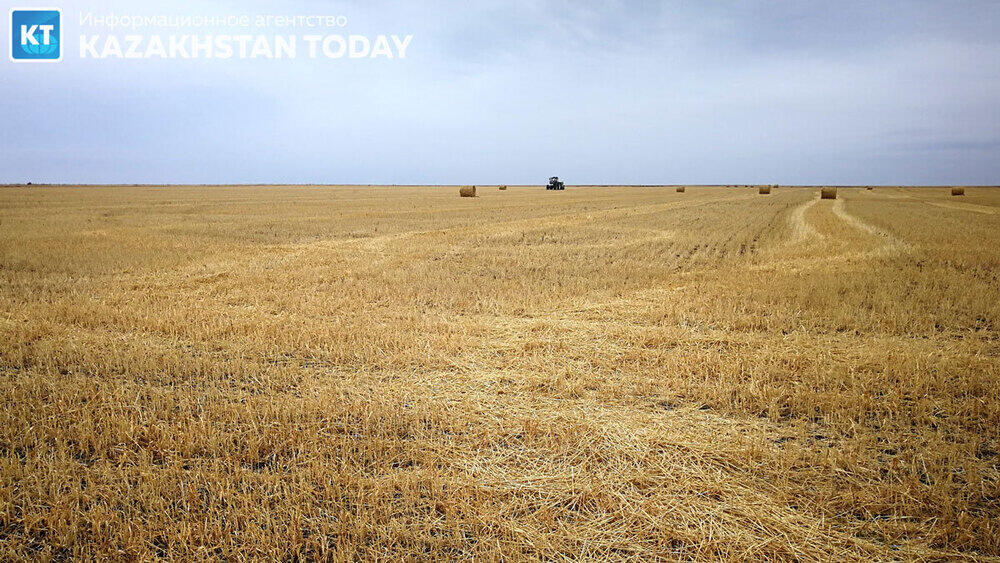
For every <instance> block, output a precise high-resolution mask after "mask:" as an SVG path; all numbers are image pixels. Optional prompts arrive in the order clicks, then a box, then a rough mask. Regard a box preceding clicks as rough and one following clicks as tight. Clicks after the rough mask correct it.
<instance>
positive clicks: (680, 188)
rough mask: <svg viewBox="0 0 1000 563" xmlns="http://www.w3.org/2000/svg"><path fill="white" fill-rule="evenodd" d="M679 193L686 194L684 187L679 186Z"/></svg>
mask: <svg viewBox="0 0 1000 563" xmlns="http://www.w3.org/2000/svg"><path fill="white" fill-rule="evenodd" d="M677 193H679V194H682V193H684V186H679V187H678V188H677Z"/></svg>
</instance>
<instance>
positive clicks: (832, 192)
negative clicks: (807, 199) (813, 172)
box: [819, 188, 837, 199]
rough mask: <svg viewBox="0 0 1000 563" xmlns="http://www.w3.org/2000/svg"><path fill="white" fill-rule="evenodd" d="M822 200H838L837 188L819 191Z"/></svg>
mask: <svg viewBox="0 0 1000 563" xmlns="http://www.w3.org/2000/svg"><path fill="white" fill-rule="evenodd" d="M819 197H820V199H837V188H823V189H821V190H820V191H819Z"/></svg>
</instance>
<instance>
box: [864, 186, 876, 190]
mask: <svg viewBox="0 0 1000 563" xmlns="http://www.w3.org/2000/svg"><path fill="white" fill-rule="evenodd" d="M865 189H866V190H874V189H875V188H873V187H871V186H868V187H867V188H865Z"/></svg>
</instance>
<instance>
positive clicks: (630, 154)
mask: <svg viewBox="0 0 1000 563" xmlns="http://www.w3.org/2000/svg"><path fill="white" fill-rule="evenodd" d="M26 4H27V5H30V2H25V1H24V0H18V1H17V2H8V3H7V4H6V5H5V6H4V9H3V13H4V14H5V17H7V18H8V19H7V24H6V25H5V26H3V39H4V43H5V44H8V45H9V43H10V40H11V36H10V33H11V31H10V21H9V16H6V14H8V13H9V10H10V8H11V7H13V6H15V5H16V6H22V5H26ZM39 4H40V5H44V6H50V5H56V6H57V7H59V8H61V9H62V10H63V14H62V22H63V26H64V30H63V34H64V40H63V47H64V51H65V55H64V60H63V61H62V62H59V63H55V64H23V63H21V64H15V63H13V62H11V61H10V60H9V59H7V58H6V57H5V58H4V60H3V62H0V65H2V69H0V97H2V98H0V99H2V100H3V101H2V102H0V123H2V126H0V130H2V134H0V182H22V181H29V180H30V181H34V182H65V183H85V182H95V183H270V182H274V183H429V184H443V183H512V184H513V183H543V182H544V181H545V180H546V179H547V177H548V176H550V175H555V174H558V175H560V176H561V177H563V178H564V179H565V180H566V181H567V182H569V183H751V182H768V183H774V182H776V183H783V184H795V183H806V184H823V183H837V184H877V183H904V184H998V183H1000V2H997V1H995V0H992V1H983V2H920V1H909V2H893V1H879V2H871V1H862V2H849V1H837V2H829V1H823V2H804V1H800V0H790V1H787V2H780V1H779V2H749V1H746V2H724V1H723V2H703V1H691V2H653V1H650V2H591V3H582V2H571V1H564V2H542V1H530V0H522V1H513V2H508V1H496V2H488V1H477V2H458V1H455V2H443V1H441V2H423V1H419V0H406V1H400V2H380V1H361V2H346V1H344V2H320V1H313V2H310V1H297V2H296V1H292V2H281V3H278V2H247V1H232V2H177V1H171V2H124V1H122V2H117V3H116V2H107V1H99V2H80V1H78V0H72V1H70V0H66V1H63V2H61V3H60V2H57V1H45V2H40V3H39ZM278 6H280V7H278ZM112 11H113V12H116V13H119V14H143V15H158V14H167V15H227V14H251V15H255V14H286V15H299V14H301V15H310V14H324V15H326V14H330V15H338V14H339V15H344V16H346V17H347V18H348V25H347V27H346V28H345V29H343V30H322V31H321V32H322V33H343V34H348V33H353V34H364V35H368V36H371V37H374V36H375V35H378V34H397V35H401V36H402V35H407V34H412V35H413V39H412V42H411V43H410V45H409V48H408V50H407V53H406V58H405V59H404V60H384V59H383V60H367V59H353V60H352V59H339V60H310V59H308V58H303V57H301V55H300V58H297V59H296V60H293V61H290V60H284V61H275V60H233V59H230V60H205V59H202V60H94V59H80V57H79V53H78V45H79V35H80V34H81V33H90V34H102V35H107V34H108V33H109V31H108V30H106V29H96V28H95V29H83V28H81V27H80V25H79V19H78V18H79V14H80V13H85V12H93V13H95V14H101V13H107V12H112ZM197 32H198V33H210V32H208V31H204V30H201V31H197ZM141 33H143V34H144V35H149V34H153V33H161V34H164V35H165V34H169V33H176V31H171V30H144V31H142V32H141ZM181 33H192V31H191V30H186V31H182V32H181ZM267 33H268V34H269V35H270V34H272V33H273V32H271V31H267ZM279 33H297V34H304V33H306V32H304V31H302V30H282V31H279ZM114 34H116V35H119V36H121V35H123V34H124V32H123V31H121V30H115V31H114Z"/></svg>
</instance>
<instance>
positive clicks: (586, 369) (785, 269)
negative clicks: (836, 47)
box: [0, 186, 1000, 561]
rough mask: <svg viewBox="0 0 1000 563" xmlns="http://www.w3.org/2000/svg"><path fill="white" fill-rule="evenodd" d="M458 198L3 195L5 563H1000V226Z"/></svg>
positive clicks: (891, 213) (982, 198)
mask: <svg viewBox="0 0 1000 563" xmlns="http://www.w3.org/2000/svg"><path fill="white" fill-rule="evenodd" d="M453 189H454V188H453V187H452V186H449V187H447V188H442V187H414V186H394V187H320V186H301V187H295V188H289V187H271V186H239V187H153V186H142V187H131V188H128V187H115V188H110V187H109V188H83V187H51V188H45V189H37V188H23V187H9V188H8V187H5V188H0V405H2V407H0V561H21V560H53V559H55V560H65V559H97V560H130V561H131V560H138V561H146V560H152V559H169V560H181V561H188V560H206V559H213V560H215V559H220V560H221V559H225V560H235V561H239V560H260V559H264V560H282V561H285V560H336V561H341V560H393V561H395V560H455V559H473V558H475V559H481V560H487V561H493V560H511V561H520V560H568V559H583V560H602V561H604V560H664V561H675V560H692V559H694V560H706V561H718V560H753V561H774V560H784V561H833V560H835V561H844V560H846V561H897V560H920V561H945V560H976V559H981V560H996V557H997V556H1000V527H998V526H1000V524H998V523H1000V503H998V502H997V499H998V498H1000V454H998V453H997V452H1000V431H998V428H1000V360H998V357H997V354H998V341H1000V340H998V338H1000V334H998V330H1000V328H998V327H1000V300H997V299H996V298H995V296H996V295H998V294H1000V278H998V277H997V276H995V275H992V272H994V271H995V270H996V266H997V264H998V263H1000V229H997V215H996V214H995V213H994V211H996V210H998V209H1000V190H987V189H980V190H977V192H976V197H975V199H974V200H970V202H963V203H962V204H961V205H959V204H955V203H952V204H948V205H946V206H944V207H942V205H943V204H942V203H941V198H942V197H943V196H944V194H945V193H946V192H945V191H943V190H940V189H939V190H937V191H935V190H926V189H897V188H888V187H887V188H885V189H884V191H885V197H865V196H864V195H863V194H861V190H845V191H844V192H841V194H840V198H839V199H838V201H837V202H835V203H838V204H839V205H820V204H818V203H819V202H818V201H817V200H816V192H815V191H814V189H811V188H810V189H793V188H789V189H782V190H780V192H778V193H774V194H772V196H771V197H768V198H755V197H753V195H755V194H753V193H752V192H749V189H750V187H747V188H745V189H726V188H721V187H720V188H711V187H699V188H698V189H697V190H694V191H692V193H690V194H688V195H686V196H685V197H683V198H664V197H663V193H662V192H661V191H659V190H650V189H633V188H630V187H580V188H577V189H574V190H573V191H572V192H571V193H569V194H567V197H559V198H551V197H546V195H545V192H544V191H543V190H538V189H521V190H510V192H511V193H509V194H504V195H503V197H485V195H484V197H482V198H478V200H477V202H476V204H475V205H456V204H457V202H455V201H454V192H453V191H452V190H453ZM881 191H882V190H881V188H880V192H881ZM967 241H976V242H977V243H976V244H968V242H967ZM943 288H947V293H946V294H945V293H942V291H943Z"/></svg>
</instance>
